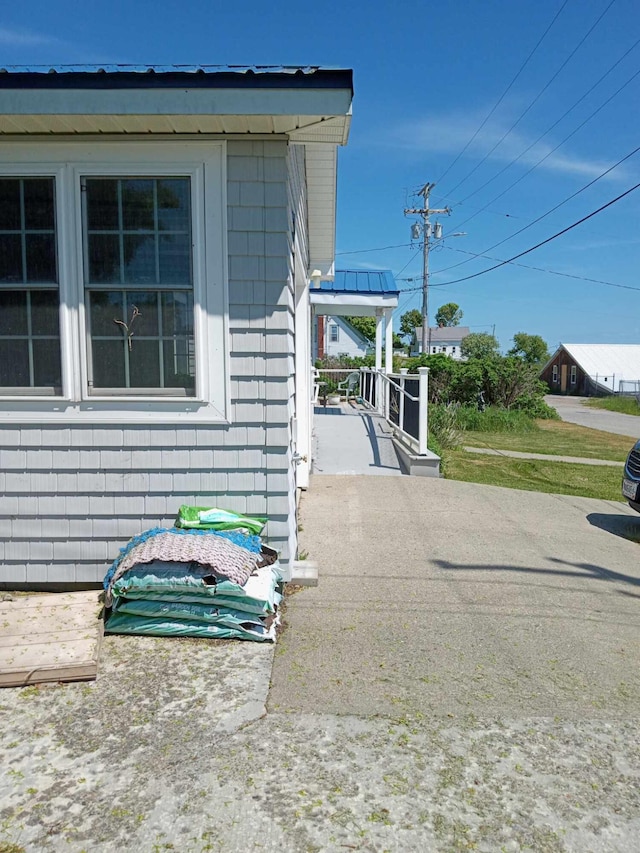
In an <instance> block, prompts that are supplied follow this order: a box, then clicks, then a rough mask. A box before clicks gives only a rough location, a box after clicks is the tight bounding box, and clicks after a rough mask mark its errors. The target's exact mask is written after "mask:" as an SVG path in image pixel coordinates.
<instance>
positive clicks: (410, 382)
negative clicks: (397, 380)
mask: <svg viewBox="0 0 640 853" xmlns="http://www.w3.org/2000/svg"><path fill="white" fill-rule="evenodd" d="M404 390H405V391H406V392H407V394H410V395H411V396H412V397H415V398H416V399H415V400H410V399H409V398H408V397H405V398H404V424H403V427H402V428H403V429H404V431H405V432H406V433H408V435H410V436H412V437H413V438H415V440H416V441H419V440H420V402H419V400H418V396H419V394H420V380H419V379H405V381H404Z"/></svg>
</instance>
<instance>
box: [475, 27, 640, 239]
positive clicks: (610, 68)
mask: <svg viewBox="0 0 640 853" xmlns="http://www.w3.org/2000/svg"><path fill="white" fill-rule="evenodd" d="M639 44H640V39H638V40H637V41H635V42H634V43H633V44H632V45H631V47H630V48H629V49H628V50H626V51H625V52H624V53H623V54H622V56H621V57H620V58H619V59H618V60H617V61H616V62H614V64H613V65H611V66H610V67H609V69H608V70H607V71H605V73H604V74H603V75H602V76H601V77H600V78H599V80H597V81H596V82H595V83H594V84H593V86H591V88H590V89H588V90H587V91H586V92H585V93H584V94H583V95H582V96H581V97H580V98H578V100H577V101H575V103H574V104H572V106H570V107H569V109H568V110H565V112H564V113H563V114H562V115H561V116H560V118H558V119H556V121H554V122H553V124H552V125H550V126H549V127H548V128H547V129H546V130H545V131H544V133H541V134H540V136H539V137H538V138H537V139H536V140H535V141H534V142H532V143H531V144H530V145H528V146H527V147H526V148H525V149H524V150H523V151H521V152H520V154H518V156H517V157H516V158H515V159H513V160H511V162H510V163H507V165H506V166H504V167H503V168H502V169H500V171H499V172H496V174H495V175H494V176H493V177H492V178H489V180H488V181H485V182H484V184H482V185H481V186H479V187H478V188H477V189H475V190H474V191H473V192H471V193H469V195H467V196H465V197H464V198H463V199H462V200H461V201H459V202H458V204H464V203H465V202H466V201H467V200H468V199H470V198H473V196H474V195H476V194H477V193H479V192H480V191H481V190H483V189H484V188H485V187H487V186H489V184H491V183H493V181H495V180H496V178H499V177H500V175H502V174H504V173H505V172H506V171H507V169H510V168H511V166H513V165H515V163H517V162H518V160H520V159H521V158H522V157H524V155H525V154H526V153H527V152H528V151H531V149H532V148H533V147H534V146H536V145H537V144H538V143H539V142H540V141H541V140H542V139H544V137H545V136H546V135H547V134H548V133H551V131H552V130H553V129H554V128H555V127H557V126H558V125H559V124H560V122H561V121H563V120H564V119H565V118H566V117H567V116H568V115H569V113H570V112H572V111H573V110H574V109H575V108H576V107H577V106H578V104H581V103H582V101H584V99H585V98H586V97H588V95H590V94H591V92H593V90H594V89H596V88H597V87H598V86H599V85H600V83H602V81H603V80H604V79H605V78H606V77H608V76H609V74H611V72H612V71H614V70H615V69H616V68H617V67H618V65H620V63H621V62H622V61H623V60H624V59H626V57H627V56H628V55H629V54H630V53H631V52H632V51H633V50H635V49H636V47H637V46H638V45H639ZM636 76H637V74H634V75H633V76H632V77H631V78H630V79H629V80H628V81H627V82H626V83H625V84H624V86H622V87H621V88H620V89H618V90H617V91H616V92H615V93H614V94H613V95H612V96H611V97H610V98H608V99H607V100H606V101H605V102H604V104H602V105H601V106H600V107H598V109H597V110H596V112H594V113H592V114H591V115H590V116H589V118H588V119H586V121H589V120H590V119H591V118H593V116H594V115H595V114H596V113H597V112H599V111H600V110H601V109H602V108H603V107H604V106H606V104H608V103H609V101H610V100H611V99H612V98H614V97H615V96H616V95H617V94H618V93H619V92H620V91H622V89H623V88H625V87H626V86H628V85H629V83H630V82H631V81H632V80H633V79H634V78H635V77H636ZM583 126H584V122H583V124H581V125H580V126H579V127H578V128H576V130H579V129H580V127H583ZM575 132H576V131H573V133H575ZM568 138H569V137H566V138H565V139H564V140H563V142H561V143H560V144H561V145H562V144H564V142H566V140H567V139H568ZM555 150H557V149H555V148H554V149H553V151H555ZM553 151H551V152H549V153H550V154H551V153H553ZM546 156H547V157H548V156H549V154H547V155H546ZM541 162H542V160H540V161H539V162H538V163H536V165H535V166H534V168H537V166H538V165H540V163H541ZM527 174H529V173H527ZM489 204H491V202H489ZM483 210H486V208H482V209H481V210H480V211H478V212H479V213H481V212H482V211H483ZM488 212H489V213H492V212H493V211H488ZM465 222H468V220H465Z"/></svg>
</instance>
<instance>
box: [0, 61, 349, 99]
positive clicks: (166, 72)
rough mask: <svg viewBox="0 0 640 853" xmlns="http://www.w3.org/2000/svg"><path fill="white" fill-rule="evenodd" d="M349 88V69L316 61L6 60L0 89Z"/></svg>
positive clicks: (1, 69)
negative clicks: (28, 63)
mask: <svg viewBox="0 0 640 853" xmlns="http://www.w3.org/2000/svg"><path fill="white" fill-rule="evenodd" d="M184 87H187V88H189V89H350V90H351V93H352V94H353V71H352V70H351V69H341V68H334V69H331V68H319V67H317V66H304V67H303V66H276V65H273V66H272V65H264V66H227V65H56V66H49V65H31V66H24V65H9V66H5V67H4V68H0V89H176V88H184Z"/></svg>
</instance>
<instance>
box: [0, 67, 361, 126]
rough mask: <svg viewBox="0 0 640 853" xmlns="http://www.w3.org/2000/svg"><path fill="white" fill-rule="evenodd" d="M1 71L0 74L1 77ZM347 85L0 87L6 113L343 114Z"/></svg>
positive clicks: (347, 111)
mask: <svg viewBox="0 0 640 853" xmlns="http://www.w3.org/2000/svg"><path fill="white" fill-rule="evenodd" d="M1 76H2V75H0V77H1ZM350 109H351V92H350V90H348V89H262V88H261V89H220V90H215V89H193V88H187V87H183V88H181V89H145V88H142V87H141V88H139V89H127V90H118V89H101V90H95V89H66V88H65V89H1V88H0V113H3V114H5V115H42V116H46V115H88V116H89V115H274V116H282V115H294V116H298V115H300V116H317V117H318V120H321V119H322V118H328V117H333V116H347V115H349V114H350Z"/></svg>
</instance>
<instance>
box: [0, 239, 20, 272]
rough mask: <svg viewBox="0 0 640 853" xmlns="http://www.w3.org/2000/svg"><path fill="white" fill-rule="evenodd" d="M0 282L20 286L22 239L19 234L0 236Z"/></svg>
mask: <svg viewBox="0 0 640 853" xmlns="http://www.w3.org/2000/svg"><path fill="white" fill-rule="evenodd" d="M0 281H4V282H10V283H11V284H22V283H23V281H24V279H23V275H22V238H21V237H20V235H19V234H0Z"/></svg>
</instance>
